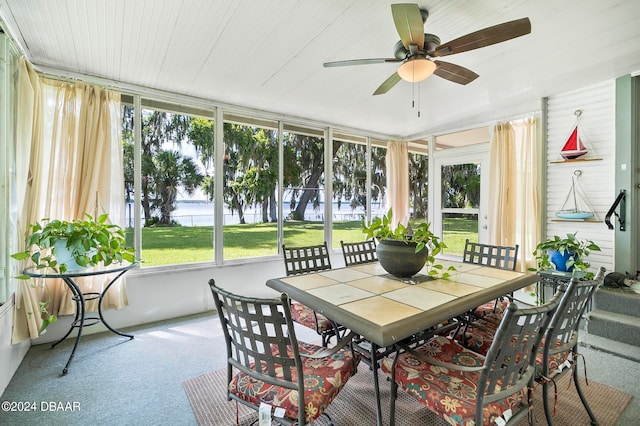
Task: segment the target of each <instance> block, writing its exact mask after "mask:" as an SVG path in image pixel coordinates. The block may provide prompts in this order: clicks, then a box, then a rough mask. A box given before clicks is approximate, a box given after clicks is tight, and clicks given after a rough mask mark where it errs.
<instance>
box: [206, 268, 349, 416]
mask: <svg viewBox="0 0 640 426" xmlns="http://www.w3.org/2000/svg"><path fill="white" fill-rule="evenodd" d="M209 286H210V287H211V291H212V293H213V298H214V300H215V304H216V309H217V310H218V315H219V316H220V324H221V326H222V330H223V334H224V337H225V342H226V347H227V383H228V386H227V397H228V399H229V400H235V401H237V402H239V403H241V404H244V405H246V406H248V407H251V408H253V409H255V410H256V411H258V410H259V409H260V404H261V403H266V404H269V405H271V404H273V402H274V401H279V408H282V409H284V415H283V416H280V417H277V418H275V419H274V420H276V422H277V423H279V424H285V425H293V424H295V425H305V424H308V423H313V421H314V419H316V418H318V417H319V416H320V415H321V414H323V411H324V409H325V408H327V407H328V405H329V404H330V403H331V401H332V400H333V399H334V398H335V397H336V395H337V394H338V392H340V390H341V389H342V387H343V386H344V385H345V383H346V382H347V380H349V378H350V377H351V376H352V375H353V374H354V373H355V372H356V365H357V361H358V356H357V355H355V354H354V352H353V351H351V350H349V349H345V346H346V344H348V343H349V342H348V341H344V342H341V344H340V345H336V346H335V347H334V348H332V349H331V350H328V349H326V348H323V347H320V346H316V345H312V344H308V343H304V342H300V341H298V340H297V338H296V333H295V329H294V327H293V321H292V319H291V312H290V310H289V300H288V298H287V296H286V295H285V294H283V295H282V296H281V297H280V298H279V299H255V298H249V297H243V296H238V295H235V294H233V293H230V292H228V291H226V290H223V289H221V288H220V287H217V286H216V285H215V282H214V280H210V281H209ZM305 372H307V373H308V374H311V373H312V374H313V377H312V378H307V377H306V376H305ZM275 408H278V407H272V410H271V414H272V415H274V410H273V409H275Z"/></svg>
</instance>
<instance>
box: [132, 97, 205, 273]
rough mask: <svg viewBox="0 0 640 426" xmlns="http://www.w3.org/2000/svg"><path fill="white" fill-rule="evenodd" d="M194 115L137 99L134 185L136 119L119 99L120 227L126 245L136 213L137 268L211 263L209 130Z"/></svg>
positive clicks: (203, 113) (133, 113)
mask: <svg viewBox="0 0 640 426" xmlns="http://www.w3.org/2000/svg"><path fill="white" fill-rule="evenodd" d="M197 112H200V114H196V112H194V111H193V110H189V109H187V108H182V107H180V106H178V105H172V104H164V103H161V102H154V101H151V100H144V99H143V101H142V110H141V111H140V114H139V117H140V118H141V138H140V144H139V150H140V154H141V155H140V157H141V163H140V182H139V183H137V182H135V168H136V163H135V158H136V156H135V150H136V143H135V132H134V129H135V127H134V123H135V120H136V117H137V116H138V114H136V111H135V110H134V108H133V105H132V104H131V103H130V102H127V97H124V98H123V103H122V117H123V118H122V119H123V124H122V142H123V151H124V163H125V167H124V174H125V177H124V178H125V198H126V200H125V201H126V214H125V223H126V226H127V230H128V232H127V236H128V238H129V243H130V244H132V243H133V235H134V227H133V225H134V219H135V213H136V209H137V210H138V211H139V212H140V217H141V225H142V229H141V257H142V259H143V267H149V266H160V265H170V264H184V263H194V262H205V261H212V260H213V226H214V216H213V197H212V194H213V186H212V182H213V172H214V170H213V165H214V161H213V160H214V158H213V147H214V138H213V135H214V126H213V121H212V119H211V118H207V117H206V116H205V114H207V111H197ZM208 115H209V117H211V116H212V114H211V113H210V112H209V114H208ZM137 188H139V197H138V198H139V200H140V202H139V204H138V205H136V203H135V199H136V197H135V192H136V189H137Z"/></svg>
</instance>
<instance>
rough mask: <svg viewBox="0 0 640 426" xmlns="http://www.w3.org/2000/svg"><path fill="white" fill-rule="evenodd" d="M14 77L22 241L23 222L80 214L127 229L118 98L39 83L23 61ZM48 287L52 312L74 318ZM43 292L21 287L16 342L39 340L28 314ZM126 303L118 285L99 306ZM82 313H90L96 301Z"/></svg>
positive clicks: (94, 286)
mask: <svg viewBox="0 0 640 426" xmlns="http://www.w3.org/2000/svg"><path fill="white" fill-rule="evenodd" d="M19 73H20V77H19V81H20V86H19V90H18V98H19V105H20V108H21V109H20V110H19V112H18V116H19V117H20V118H21V123H20V126H19V129H18V130H19V133H20V135H19V137H18V141H19V148H18V151H19V152H20V156H19V157H20V158H19V162H20V163H21V164H20V165H19V166H18V167H17V172H18V174H17V180H18V181H21V180H22V179H24V181H25V182H24V184H23V182H21V183H20V184H19V185H18V187H19V190H20V194H19V199H21V200H22V201H21V205H22V206H23V208H22V210H21V212H22V213H21V217H20V218H19V220H18V223H19V226H20V228H19V229H20V232H22V233H23V235H26V229H27V226H28V224H30V223H34V222H35V221H38V220H40V219H42V218H44V217H50V218H58V219H64V220H73V219H76V218H82V217H83V215H84V213H85V212H86V213H89V214H91V215H92V216H94V217H95V216H96V215H99V214H102V213H108V214H109V218H110V220H111V222H113V223H116V224H119V225H121V226H122V225H124V176H123V160H122V147H121V139H120V128H121V119H120V99H119V94H117V93H114V92H111V91H109V90H106V89H103V88H100V87H95V86H91V85H87V84H81V83H65V82H60V81H47V80H44V81H42V80H41V81H38V76H37V75H36V74H35V73H34V72H33V70H32V69H31V68H30V66H29V64H28V63H27V62H25V61H22V62H21V64H20V70H19ZM29 108H31V109H29ZM23 110H24V111H23ZM23 113H24V114H25V115H23ZM29 124H31V127H29ZM23 150H24V151H23ZM25 152H26V153H28V154H25ZM109 279H110V277H109V276H106V277H95V278H93V279H85V280H82V281H81V280H78V284H79V285H80V286H81V288H82V289H83V291H85V292H99V291H100V290H101V289H102V288H104V286H106V285H107V284H108V282H109ZM32 284H33V283H32ZM47 287H48V289H49V292H50V294H51V304H50V308H51V309H50V313H53V314H56V315H70V314H73V313H74V312H75V303H74V302H73V300H72V299H71V293H70V291H69V290H68V288H67V286H66V285H65V284H64V282H62V281H61V280H51V279H49V280H47ZM41 292H42V290H41V289H39V288H38V287H37V286H33V285H29V284H26V283H24V284H21V285H20V291H19V293H20V294H19V295H18V298H17V299H18V300H20V301H21V302H24V303H22V304H18V303H17V308H18V309H16V311H17V312H18V311H19V312H18V315H22V316H23V317H24V318H26V323H27V326H26V327H20V328H17V329H16V330H14V341H20V340H24V339H26V338H29V337H30V338H35V337H37V335H38V334H37V330H38V329H39V325H40V324H39V323H38V320H39V318H38V317H39V315H33V314H32V313H33V312H36V311H34V310H33V307H35V306H37V304H33V301H34V300H39V298H40V297H43V296H42V294H39V293H41ZM126 304H127V295H126V290H125V286H124V280H120V281H119V282H118V283H117V284H116V285H114V286H112V287H111V289H110V290H109V292H108V293H107V296H106V297H105V300H104V303H103V308H105V309H107V308H116V309H117V308H121V307H123V306H125V305H126ZM87 307H88V309H89V310H95V309H96V308H97V301H93V302H92V303H88V304H87ZM26 331H28V335H27V334H26V333H25V332H26Z"/></svg>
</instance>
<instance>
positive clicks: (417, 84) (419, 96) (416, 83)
mask: <svg viewBox="0 0 640 426" xmlns="http://www.w3.org/2000/svg"><path fill="white" fill-rule="evenodd" d="M416 84H417V85H418V118H420V83H416Z"/></svg>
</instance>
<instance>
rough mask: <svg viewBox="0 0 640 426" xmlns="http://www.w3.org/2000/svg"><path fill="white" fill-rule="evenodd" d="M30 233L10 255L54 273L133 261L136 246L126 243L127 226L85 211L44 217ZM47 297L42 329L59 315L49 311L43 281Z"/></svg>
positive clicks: (22, 277) (41, 305) (43, 309)
mask: <svg viewBox="0 0 640 426" xmlns="http://www.w3.org/2000/svg"><path fill="white" fill-rule="evenodd" d="M29 232H30V233H29V235H28V236H27V240H26V247H25V250H24V251H21V252H18V253H14V254H12V255H11V257H13V258H14V259H16V260H25V259H29V258H30V259H31V261H32V262H33V264H34V266H33V267H34V268H35V269H38V270H44V273H45V274H46V273H47V272H48V271H50V272H53V273H65V272H67V271H72V270H78V269H82V268H88V267H91V266H96V265H98V264H104V265H105V266H108V265H111V264H112V263H121V262H123V261H127V262H134V261H135V260H136V259H135V255H134V250H133V248H130V247H127V246H126V245H125V234H124V230H122V228H120V227H119V226H118V225H114V224H111V223H109V222H108V215H107V214H103V215H100V216H98V218H97V219H96V220H94V218H93V217H92V216H91V215H89V214H87V213H85V214H84V218H83V219H76V220H73V221H65V220H57V219H54V220H51V219H48V218H47V219H42V220H41V221H39V222H36V223H34V224H32V225H30V226H29ZM17 278H18V279H24V280H26V279H29V278H30V277H29V276H28V275H19V276H18V277H17ZM43 287H44V293H45V297H46V298H47V300H44V301H41V302H40V306H39V308H40V314H41V316H42V319H43V323H42V327H41V329H40V332H41V333H42V332H43V331H44V330H45V329H46V328H47V327H48V326H49V324H52V323H54V322H55V321H56V320H57V318H56V316H55V315H50V314H49V312H48V306H49V302H50V297H49V294H48V288H47V286H46V285H44V284H43Z"/></svg>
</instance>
